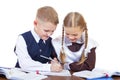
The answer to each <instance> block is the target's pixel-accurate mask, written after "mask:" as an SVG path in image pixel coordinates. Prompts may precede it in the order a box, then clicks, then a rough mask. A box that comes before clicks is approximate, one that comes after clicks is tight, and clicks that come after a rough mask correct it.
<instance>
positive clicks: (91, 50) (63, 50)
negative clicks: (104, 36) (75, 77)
mask: <svg viewBox="0 0 120 80" xmlns="http://www.w3.org/2000/svg"><path fill="white" fill-rule="evenodd" d="M52 43H53V46H54V48H55V51H56V53H57V55H58V59H59V60H60V62H61V63H62V64H63V67H64V69H68V70H71V71H82V70H92V69H93V68H94V67H95V61H96V53H95V50H96V46H97V45H96V42H95V41H93V40H92V39H90V38H88V33H87V26H86V22H85V20H84V18H83V16H82V15H81V14H80V13H78V12H70V13H68V14H67V15H66V17H65V18H64V22H63V30H62V37H58V38H56V39H54V40H52Z"/></svg>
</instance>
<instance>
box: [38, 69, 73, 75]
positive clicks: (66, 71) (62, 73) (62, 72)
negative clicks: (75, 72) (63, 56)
mask: <svg viewBox="0 0 120 80" xmlns="http://www.w3.org/2000/svg"><path fill="white" fill-rule="evenodd" d="M40 74H42V75H55V76H71V73H70V71H69V70H62V71H61V72H40Z"/></svg>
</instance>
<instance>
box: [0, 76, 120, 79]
mask: <svg viewBox="0 0 120 80" xmlns="http://www.w3.org/2000/svg"><path fill="white" fill-rule="evenodd" d="M0 80H8V79H6V78H5V77H4V76H2V75H0ZM43 80H85V79H84V78H79V77H76V76H48V78H46V79H43ZM113 80H120V77H113Z"/></svg>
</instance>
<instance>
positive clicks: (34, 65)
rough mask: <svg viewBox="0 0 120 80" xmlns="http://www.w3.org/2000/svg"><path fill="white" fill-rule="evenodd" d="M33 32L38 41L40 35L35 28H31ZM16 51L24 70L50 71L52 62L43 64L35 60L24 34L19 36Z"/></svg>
mask: <svg viewBox="0 0 120 80" xmlns="http://www.w3.org/2000/svg"><path fill="white" fill-rule="evenodd" d="M31 33H32V35H33V37H34V38H35V40H36V42H37V43H38V42H39V40H40V37H39V36H38V35H37V34H36V33H35V31H34V30H31ZM15 53H16V54H17V57H18V61H19V65H20V67H21V69H23V70H24V71H36V70H39V71H50V66H51V64H48V63H46V64H43V63H40V62H39V61H34V60H33V59H32V58H31V57H30V55H29V53H28V51H27V45H26V42H25V40H24V38H23V36H21V35H20V36H19V37H18V39H17V42H16V51H15Z"/></svg>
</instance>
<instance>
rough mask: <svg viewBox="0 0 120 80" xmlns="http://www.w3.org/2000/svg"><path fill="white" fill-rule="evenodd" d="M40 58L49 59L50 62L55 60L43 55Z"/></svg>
mask: <svg viewBox="0 0 120 80" xmlns="http://www.w3.org/2000/svg"><path fill="white" fill-rule="evenodd" d="M40 57H42V58H45V59H48V60H50V61H54V60H53V59H51V58H48V57H46V56H43V55H40Z"/></svg>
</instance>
